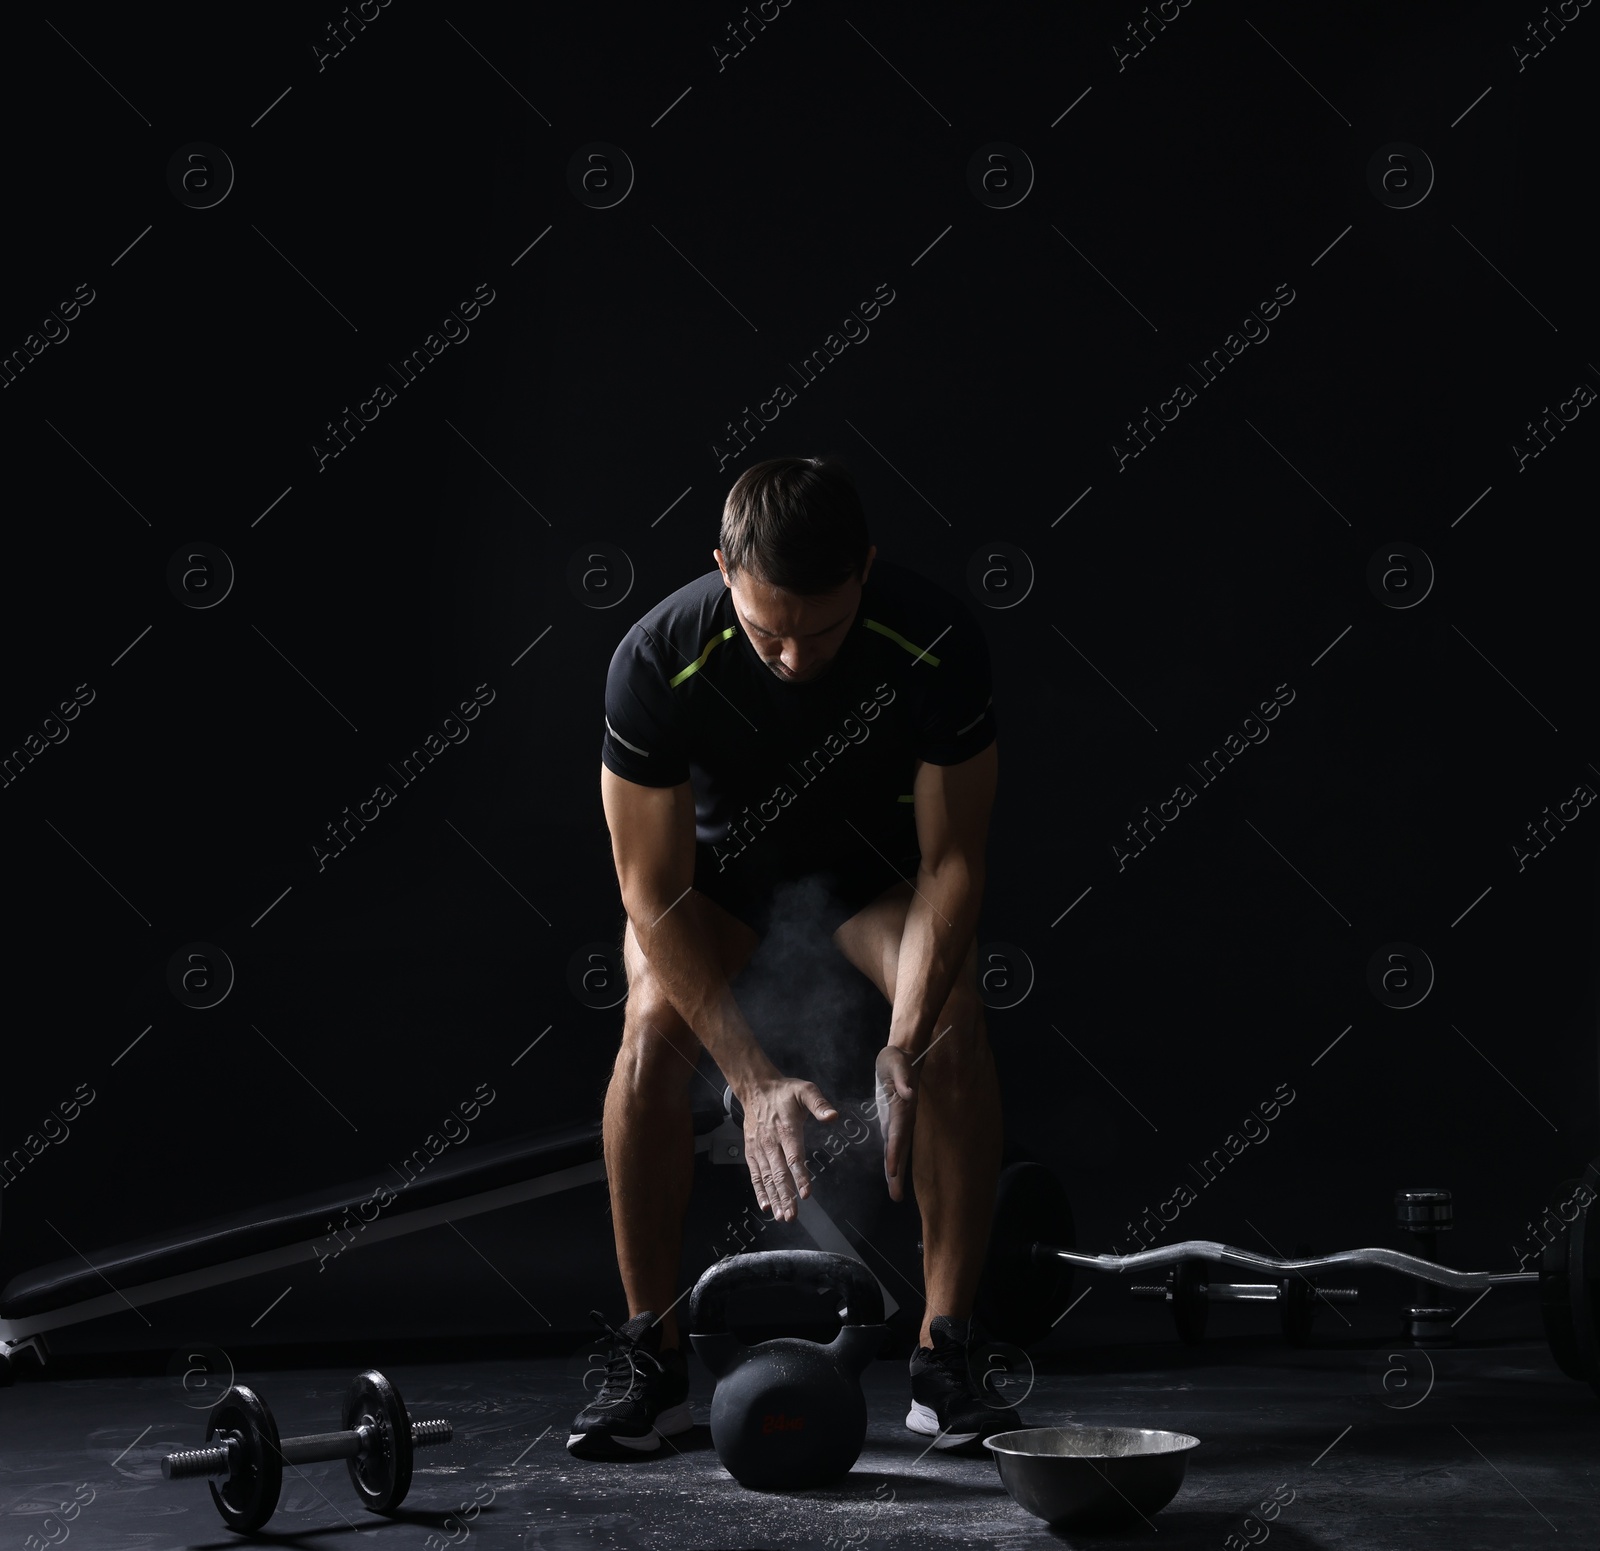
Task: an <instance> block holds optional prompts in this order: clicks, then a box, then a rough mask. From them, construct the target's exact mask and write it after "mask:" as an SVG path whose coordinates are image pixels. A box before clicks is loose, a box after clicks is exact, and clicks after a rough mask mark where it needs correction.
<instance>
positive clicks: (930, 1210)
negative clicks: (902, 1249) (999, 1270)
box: [911, 968, 1003, 1346]
mask: <svg viewBox="0 0 1600 1551" xmlns="http://www.w3.org/2000/svg"><path fill="white" fill-rule="evenodd" d="M963 972H964V973H965V968H964V971H963ZM974 975H975V969H974ZM945 1030H948V1032H947V1033H946V1032H943V1031H945ZM934 1038H935V1040H936V1043H935V1044H933V1045H932V1046H931V1047H930V1048H929V1049H928V1052H927V1054H926V1055H925V1056H924V1057H923V1058H922V1060H921V1061H919V1062H918V1063H917V1065H918V1069H919V1070H920V1071H921V1073H922V1075H921V1078H920V1079H919V1081H918V1083H917V1119H916V1128H915V1130H914V1132H913V1133H912V1142H911V1178H912V1183H913V1185H914V1187H915V1189H916V1193H917V1205H918V1206H919V1207H920V1208H921V1211H922V1244H923V1254H922V1275H923V1281H924V1285H925V1286H926V1288H927V1295H928V1306H927V1308H926V1309H925V1310H924V1311H923V1316H922V1334H921V1337H920V1340H921V1344H922V1345H923V1346H932V1345H933V1336H932V1334H931V1333H930V1332H931V1330H932V1327H933V1321H934V1319H935V1317H936V1316H938V1315H940V1314H949V1315H952V1316H955V1317H957V1318H964V1317H965V1316H967V1315H968V1314H970V1313H971V1312H972V1305H973V1302H974V1300H975V1299H976V1298H977V1295H978V1283H979V1281H980V1280H981V1279H982V1276H983V1266H984V1261H985V1259H986V1258H987V1256H988V1253H989V1227H990V1224H991V1223H992V1221H993V1219H994V1193H995V1186H996V1184H997V1182H998V1180H999V1177H1000V1152H1001V1146H1002V1141H1003V1137H1002V1122H1001V1114H1000V1084H999V1081H998V1079H997V1078H996V1075H995V1068H994V1056H993V1054H992V1053H991V1051H990V1049H989V1041H988V1038H987V1034H986V1030H985V1027H984V1020H983V1004H982V1002H981V1001H980V1000H979V999H978V995H977V991H976V983H975V980H974V987H973V990H972V992H971V996H970V1001H969V999H968V998H967V996H966V995H965V994H964V993H963V992H962V991H961V990H960V988H959V986H958V988H957V990H956V991H954V992H952V993H951V997H950V1000H949V1001H947V1002H946V1003H945V1007H944V1010H943V1012H941V1014H940V1016H939V1020H938V1022H937V1024H936V1025H935V1026H934Z"/></svg>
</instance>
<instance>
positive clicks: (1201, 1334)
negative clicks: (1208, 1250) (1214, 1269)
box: [1167, 1260, 1211, 1346]
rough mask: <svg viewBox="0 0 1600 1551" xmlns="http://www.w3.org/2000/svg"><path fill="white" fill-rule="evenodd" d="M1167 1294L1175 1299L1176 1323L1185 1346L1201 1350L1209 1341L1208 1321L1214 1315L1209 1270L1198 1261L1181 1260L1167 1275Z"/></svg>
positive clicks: (1173, 1308)
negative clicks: (1206, 1338)
mask: <svg viewBox="0 0 1600 1551" xmlns="http://www.w3.org/2000/svg"><path fill="white" fill-rule="evenodd" d="M1167 1290H1168V1292H1169V1293H1170V1294H1171V1295H1172V1322H1173V1324H1174V1325H1176V1326H1177V1327H1178V1339H1179V1340H1180V1341H1182V1342H1183V1343H1184V1345H1185V1346H1197V1345H1198V1344H1199V1343H1200V1342H1201V1341H1203V1340H1204V1339H1205V1334H1206V1318H1207V1316H1208V1315H1209V1314H1210V1313H1211V1300H1210V1299H1209V1298H1208V1297H1207V1296H1206V1268H1205V1266H1204V1265H1203V1264H1202V1263H1201V1262H1200V1261H1198V1260H1180V1261H1179V1262H1178V1263H1177V1265H1175V1266H1174V1267H1173V1268H1172V1270H1171V1271H1170V1272H1168V1274H1167Z"/></svg>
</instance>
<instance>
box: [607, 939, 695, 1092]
mask: <svg viewBox="0 0 1600 1551" xmlns="http://www.w3.org/2000/svg"><path fill="white" fill-rule="evenodd" d="M699 1061H700V1041H699V1040H698V1039H697V1038H696V1037H695V1034H694V1031H693V1030H692V1029H691V1028H690V1027H689V1025H688V1024H687V1023H686V1022H684V1020H683V1016H682V1014H681V1013H679V1011H678V1009H677V1008H676V1007H675V1006H674V1005H673V1004H672V1001H671V999H670V998H669V997H668V996H667V994H666V990H665V988H664V987H663V986H662V985H661V983H660V982H659V981H658V980H657V979H656V977H655V976H654V975H653V974H652V973H651V971H650V966H649V964H648V962H646V961H645V960H644V958H643V957H642V955H641V956H640V957H639V958H638V959H637V960H635V961H634V962H633V963H631V964H630V965H629V975H628V1000H627V1004H626V1010H625V1012H624V1014H623V1020H622V1048H621V1049H620V1050H619V1051H618V1052H617V1067H618V1070H620V1071H625V1072H626V1073H627V1074H628V1075H629V1076H630V1077H631V1078H632V1079H633V1080H634V1081H639V1082H648V1083H650V1084H652V1085H655V1084H662V1085H666V1086H672V1087H676V1086H680V1085H681V1086H687V1085H688V1083H689V1081H690V1079H691V1078H692V1077H693V1075H694V1072H695V1070H696V1068H697V1067H698V1065H699Z"/></svg>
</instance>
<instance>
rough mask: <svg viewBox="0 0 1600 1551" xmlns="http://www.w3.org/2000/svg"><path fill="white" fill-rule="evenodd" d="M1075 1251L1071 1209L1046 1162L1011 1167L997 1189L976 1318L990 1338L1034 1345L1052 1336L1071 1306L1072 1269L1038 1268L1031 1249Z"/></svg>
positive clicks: (1003, 1173) (1060, 1265) (1063, 1266)
mask: <svg viewBox="0 0 1600 1551" xmlns="http://www.w3.org/2000/svg"><path fill="white" fill-rule="evenodd" d="M1034 1243H1040V1244H1054V1245H1056V1246H1057V1247H1058V1248H1061V1249H1073V1248H1076V1245H1077V1239H1076V1235H1075V1233H1074V1230H1073V1224H1072V1207H1071V1204H1070V1203H1069V1202H1068V1200H1067V1193H1066V1191H1065V1190H1063V1189H1062V1188H1061V1183H1060V1181H1059V1180H1057V1179H1056V1177H1055V1175H1054V1174H1052V1173H1051V1172H1050V1170H1049V1169H1047V1168H1046V1167H1045V1166H1044V1165H1043V1164H1042V1163H1013V1164H1011V1165H1009V1166H1008V1167H1007V1168H1004V1169H1002V1170H1001V1171H1000V1180H999V1184H998V1185H997V1186H996V1189H995V1208H994V1224H993V1226H992V1228H991V1229H990V1233H989V1258H988V1262H987V1264H986V1265H985V1267H984V1272H983V1280H982V1281H981V1282H980V1284H979V1286H978V1296H977V1304H976V1308H975V1313H976V1314H977V1316H978V1323H979V1325H981V1326H982V1328H983V1329H984V1330H985V1331H986V1332H987V1333H988V1334H989V1335H991V1336H993V1337H995V1338H997V1339H998V1340H1001V1341H1009V1342H1012V1343H1013V1344H1015V1345H1017V1346H1031V1345H1032V1344H1033V1343H1034V1342H1035V1341H1038V1340H1040V1339H1042V1338H1043V1337H1044V1336H1046V1335H1048V1334H1049V1332H1050V1327H1051V1325H1052V1324H1053V1323H1054V1321H1055V1320H1057V1319H1058V1318H1060V1316H1061V1311H1062V1310H1063V1309H1064V1308H1066V1306H1067V1295H1068V1293H1069V1291H1070V1290H1071V1287H1072V1267H1071V1266H1069V1265H1066V1264H1064V1263H1063V1262H1061V1261H1059V1260H1058V1261H1055V1262H1053V1263H1052V1262H1047V1263H1046V1264H1044V1265H1035V1264H1033V1262H1032V1261H1031V1260H1030V1259H1029V1256H1028V1251H1029V1246H1030V1245H1032V1244H1034Z"/></svg>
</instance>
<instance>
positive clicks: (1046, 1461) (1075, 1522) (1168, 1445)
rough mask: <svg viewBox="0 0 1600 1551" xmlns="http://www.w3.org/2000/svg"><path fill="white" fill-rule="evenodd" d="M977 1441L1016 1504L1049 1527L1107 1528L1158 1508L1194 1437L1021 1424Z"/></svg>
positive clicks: (1176, 1480)
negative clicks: (992, 1458)
mask: <svg viewBox="0 0 1600 1551" xmlns="http://www.w3.org/2000/svg"><path fill="white" fill-rule="evenodd" d="M983 1446H984V1448H986V1449H988V1450H989V1452H990V1453H991V1454H993V1455H994V1462H995V1464H996V1465H997V1466H998V1467H999V1469H1000V1479H1001V1481H1002V1482H1004V1483H1005V1489H1006V1490H1007V1491H1008V1492H1010V1494H1011V1496H1012V1497H1013V1498H1014V1499H1015V1500H1016V1502H1017V1504H1018V1505H1019V1506H1020V1507H1023V1508H1026V1509H1027V1510H1028V1512H1029V1513H1032V1514H1036V1515H1037V1516H1038V1517H1039V1518H1041V1519H1044V1520H1045V1521H1046V1522H1047V1523H1048V1524H1049V1525H1050V1526H1051V1528H1053V1529H1066V1528H1073V1529H1079V1528H1088V1527H1090V1526H1093V1527H1095V1528H1106V1529H1109V1528H1112V1527H1114V1526H1116V1525H1119V1524H1128V1523H1131V1522H1132V1521H1133V1520H1135V1519H1138V1518H1149V1516H1150V1515H1151V1514H1153V1513H1159V1512H1160V1511H1161V1510H1162V1509H1163V1508H1165V1507H1166V1506H1167V1504H1168V1503H1169V1502H1171V1501H1172V1499H1173V1498H1174V1497H1176V1496H1177V1495H1178V1488H1179V1487H1180V1486H1182V1485H1183V1474H1184V1471H1185V1469H1186V1468H1187V1467H1188V1463H1189V1454H1190V1451H1191V1450H1193V1449H1197V1448H1198V1447H1199V1446H1200V1440H1199V1439H1198V1438H1193V1437H1191V1436H1190V1435H1189V1434H1188V1433H1171V1432H1162V1431H1160V1430H1159V1429H1156V1428H1150V1427H1084V1426H1073V1427H1025V1428H1022V1429H1021V1430H1020V1431H1017V1432H1009V1433H996V1434H995V1435H994V1436H993V1437H992V1438H985V1439H984V1440H983Z"/></svg>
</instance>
